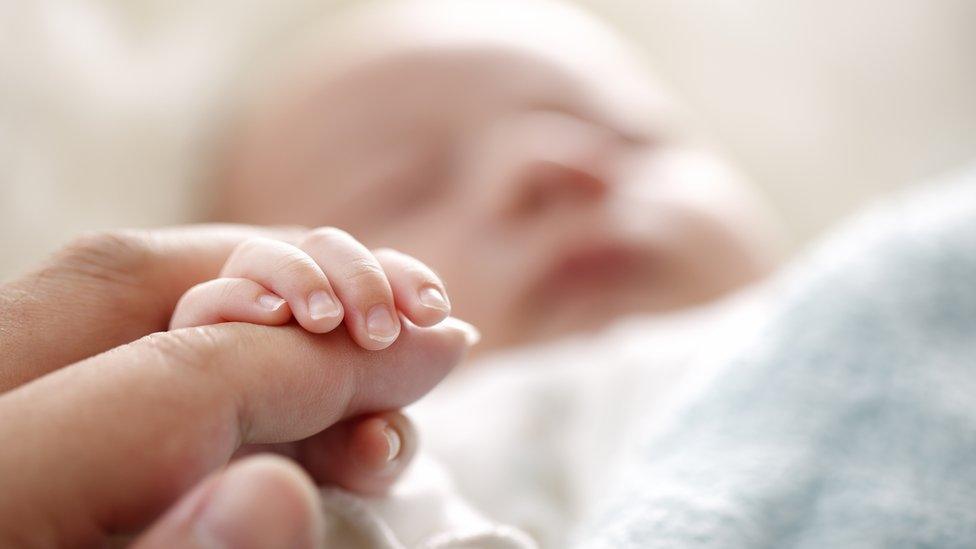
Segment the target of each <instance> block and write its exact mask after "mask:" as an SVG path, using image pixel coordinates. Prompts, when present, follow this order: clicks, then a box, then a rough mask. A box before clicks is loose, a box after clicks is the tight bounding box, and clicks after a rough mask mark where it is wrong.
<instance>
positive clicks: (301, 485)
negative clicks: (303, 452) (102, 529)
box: [133, 454, 324, 549]
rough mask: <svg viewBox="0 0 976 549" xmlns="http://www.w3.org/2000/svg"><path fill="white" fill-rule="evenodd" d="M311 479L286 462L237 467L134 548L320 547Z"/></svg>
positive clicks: (200, 489)
mask: <svg viewBox="0 0 976 549" xmlns="http://www.w3.org/2000/svg"><path fill="white" fill-rule="evenodd" d="M320 506H321V504H320V502H319V499H318V496H317V494H316V491H315V487H314V486H313V484H312V481H311V479H310V478H309V477H308V476H307V475H306V474H305V473H304V472H303V471H302V469H301V468H300V467H298V466H297V465H296V464H294V463H292V462H291V461H288V460H287V459H285V458H282V457H279V456H274V455H269V454H263V455H258V456H252V457H248V458H245V459H242V460H240V461H237V462H234V463H233V464H232V465H230V466H229V467H227V468H226V469H225V470H223V471H221V472H218V473H215V474H214V475H212V476H210V477H208V478H207V479H205V480H204V481H203V482H201V483H200V484H198V485H197V486H196V487H194V488H193V489H192V490H190V491H189V492H188V493H187V494H186V495H184V497H182V498H181V499H180V500H179V501H178V502H177V503H176V505H174V506H173V507H172V508H171V509H170V510H169V511H168V512H167V513H165V514H164V515H163V516H162V517H161V518H160V519H159V520H158V521H156V523H155V524H153V525H152V526H151V527H150V528H149V529H148V530H147V531H146V532H145V533H144V534H143V535H142V536H140V537H139V538H138V539H137V540H136V542H135V544H134V545H133V547H136V548H138V549H163V548H171V547H187V548H193V549H216V548H229V547H233V548H235V549H238V548H239V549H248V548H251V547H253V548H256V549H257V548H262V549H263V548H268V549H275V548H278V547H282V548H284V547H287V548H298V547H308V548H314V547H321V546H322V544H323V537H324V517H323V515H322V511H321V508H320Z"/></svg>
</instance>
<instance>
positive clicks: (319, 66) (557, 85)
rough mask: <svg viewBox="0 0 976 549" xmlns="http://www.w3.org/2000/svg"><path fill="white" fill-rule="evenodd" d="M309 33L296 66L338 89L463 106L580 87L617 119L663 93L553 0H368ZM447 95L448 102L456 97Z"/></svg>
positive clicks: (636, 117) (553, 97)
mask: <svg viewBox="0 0 976 549" xmlns="http://www.w3.org/2000/svg"><path fill="white" fill-rule="evenodd" d="M317 35H318V38H319V39H318V40H314V39H313V40H311V41H310V42H309V43H308V44H306V45H305V46H304V47H303V48H300V49H301V50H303V53H302V54H299V57H302V58H304V62H303V63H302V64H303V65H304V69H303V70H302V71H297V72H304V73H305V75H306V76H307V75H308V74H309V73H312V74H316V75H317V77H316V78H317V80H318V81H317V82H316V85H318V86H320V87H321V88H320V89H321V91H323V92H327V93H332V94H336V95H337V96H339V97H340V98H341V97H342V94H343V93H365V92H370V91H372V92H373V94H376V95H382V94H381V93H380V90H373V89H372V88H380V87H382V86H388V87H389V88H388V89H387V90H386V91H387V93H389V94H392V93H393V92H395V91H399V92H401V93H404V94H406V93H407V92H410V93H416V94H426V95H427V96H428V97H430V98H431V100H434V99H435V98H436V99H437V100H442V99H441V98H443V97H444V96H447V95H449V94H450V93H455V94H457V95H460V96H468V97H470V98H471V103H472V104H471V105H468V106H467V107H466V108H467V109H468V111H469V112H470V111H477V110H479V109H484V108H486V107H493V106H495V105H493V104H492V101H491V100H492V99H495V100H499V101H501V100H505V99H513V100H516V101H518V100H525V101H537V102H546V101H550V102H553V103H554V106H559V105H560V100H561V99H563V98H564V97H567V96H574V95H576V96H578V95H579V94H580V93H581V92H580V90H585V92H584V93H586V94H588V95H590V96H592V101H591V102H592V103H595V104H596V107H597V108H600V109H603V110H606V111H617V114H615V115H614V116H615V118H617V119H618V123H619V124H621V125H627V124H629V125H632V126H635V127H636V126H639V125H640V123H641V121H644V120H650V119H653V118H654V116H652V115H650V114H648V113H649V112H650V111H651V110H654V109H660V108H661V105H662V104H663V103H665V102H666V101H662V97H666V96H667V94H666V93H664V92H663V91H662V89H661V87H660V86H658V85H657V82H655V81H654V80H653V79H651V78H650V77H649V74H648V71H647V70H646V68H645V67H644V66H643V65H642V63H640V62H639V61H638V60H637V58H636V57H635V56H634V55H633V52H632V51H631V50H630V48H629V47H628V46H627V44H626V43H625V42H624V41H623V40H622V39H621V38H620V37H619V36H618V35H617V34H616V33H615V32H614V31H612V30H611V29H609V28H608V27H606V26H605V25H603V24H602V23H601V22H599V21H597V20H595V19H594V18H593V17H591V16H589V15H588V14H586V13H585V12H582V11H580V10H578V9H575V8H572V7H569V6H567V5H564V4H561V3H556V2H548V1H541V0H433V1H422V0H421V1H417V0H413V1H386V2H373V3H369V4H366V5H365V7H362V8H359V9H353V10H351V11H350V13H349V14H347V16H345V17H340V18H338V19H337V20H336V21H333V22H332V23H331V24H330V25H329V26H328V28H326V29H322V30H320V31H319V32H318V33H317ZM286 81H287V79H286ZM370 82H372V84H370ZM306 84H307V83H306ZM326 88H328V89H326ZM351 99H354V98H351ZM405 99H410V98H409V97H408V98H405ZM448 99H450V100H451V101H450V102H451V104H452V105H453V104H457V103H460V101H458V100H457V99H463V97H460V98H451V97H449V98H448ZM476 100H480V101H485V102H486V103H485V104H484V105H479V104H476ZM575 102H576V103H579V102H580V101H579V98H578V97H576V98H575ZM405 103H407V101H398V102H397V103H395V104H394V105H392V106H401V105H403V104H405ZM570 103H573V101H571V102H570ZM610 114H612V112H611V113H610Z"/></svg>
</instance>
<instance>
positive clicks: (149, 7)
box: [0, 0, 976, 277]
mask: <svg viewBox="0 0 976 549" xmlns="http://www.w3.org/2000/svg"><path fill="white" fill-rule="evenodd" d="M350 3H351V2H348V1H347V2H339V1H331V2H330V1H323V0H317V1H313V0H276V1H270V0H266V1H256V0H249V1H238V0H235V1H233V2H231V1H228V0H211V1H208V2H195V1H190V0H165V1H164V0H101V1H96V0H91V1H82V0H78V1H71V0H60V1H59V0H34V1H16V0H3V1H2V3H0V277H7V276H10V275H11V274H13V273H16V272H17V271H19V270H21V269H23V268H25V267H26V266H28V265H29V264H31V263H32V262H34V261H36V260H38V259H40V258H42V257H44V256H45V255H46V254H48V253H50V251H51V250H53V249H55V248H56V247H57V246H58V245H59V244H60V243H62V242H64V241H65V240H67V239H68V238H70V237H71V236H72V235H74V234H76V233H78V232H79V231H82V230H86V229H94V228H104V227H112V226H151V225H158V224H171V223H179V222H185V221H191V220H193V219H195V218H196V217H197V216H198V214H199V211H197V210H195V206H196V204H195V202H196V201H197V200H198V199H197V198H196V197H197V195H196V194H195V193H194V189H193V188H194V185H196V184H197V183H198V182H199V181H200V180H201V179H202V178H205V177H206V176H207V173H206V162H205V159H206V158H207V156H208V155H209V154H211V153H212V152H213V149H214V146H215V145H214V136H215V132H216V131H217V128H219V124H220V121H221V116H223V115H224V113H225V112H226V110H227V108H228V107H229V105H232V104H233V103H234V102H235V101H236V100H237V99H238V95H239V93H240V92H241V87H242V82H244V81H246V80H247V78H248V71H249V70H250V69H251V68H252V67H254V66H255V65H256V64H259V63H260V62H262V60H266V59H269V58H273V56H274V55H275V53H276V51H277V49H278V48H280V47H281V45H282V44H285V43H287V42H288V41H289V40H288V39H289V37H291V36H294V35H296V34H299V33H302V32H304V31H305V30H306V29H307V28H310V27H311V26H313V25H315V24H316V22H318V21H322V20H325V19H327V18H329V17H330V14H331V13H333V12H334V10H336V9H338V8H340V7H343V6H345V5H348V4H350ZM580 3H581V5H583V6H584V7H585V8H587V9H589V10H590V11H592V12H593V13H595V14H597V15H598V16H600V17H602V18H604V19H605V20H606V21H607V22H609V23H610V24H611V25H613V26H615V27H617V28H618V29H619V30H621V31H622V32H623V33H624V34H625V35H626V36H627V37H628V38H630V39H632V41H633V42H634V43H635V44H636V45H637V46H638V47H639V49H640V52H641V53H642V54H643V57H644V59H645V60H646V62H647V64H648V65H649V66H650V67H651V68H652V70H653V71H655V72H656V73H657V74H658V75H659V76H660V77H661V78H662V79H664V80H665V81H666V82H667V83H668V84H670V85H671V86H672V87H673V89H675V90H676V91H677V92H678V94H679V96H680V97H681V98H683V99H684V100H685V101H686V102H687V103H688V104H689V105H690V106H691V107H692V109H693V110H694V111H695V112H696V114H697V115H698V116H699V118H700V120H701V122H702V123H703V125H704V126H705V127H706V128H707V130H708V131H709V132H710V133H711V134H712V137H714V138H715V139H716V140H717V141H718V142H719V143H721V144H722V145H723V146H724V147H725V148H726V149H727V150H728V151H729V152H730V154H731V156H732V157H733V158H734V160H736V161H737V162H738V163H739V165H740V166H741V167H742V168H743V169H744V170H745V171H746V173H747V174H748V175H749V176H751V177H752V179H753V180H754V181H755V182H756V183H757V184H758V185H759V186H760V187H761V188H762V190H763V191H764V192H765V194H766V195H767V196H768V197H769V198H770V200H771V201H772V202H773V204H774V206H775V207H776V208H777V209H778V211H779V213H780V214H781V216H782V218H783V219H784V221H785V223H786V225H787V227H788V229H789V230H790V232H791V241H792V243H793V244H792V245H793V246H794V247H795V246H801V245H802V244H803V243H805V242H807V241H809V240H810V239H811V238H812V237H814V236H815V235H817V234H818V233H819V232H821V231H822V230H824V229H825V228H826V227H828V226H829V225H830V224H831V223H833V222H834V221H835V220H837V219H838V218H840V217H842V216H844V215H845V214H847V213H849V212H851V211H852V210H853V209H855V208H857V207H858V206H859V205H860V204H862V203H864V202H865V201H866V200H868V199H870V198H871V197H872V196H875V195H877V194H879V193H881V192H883V191H886V190H889V189H894V188H898V187H900V186H903V185H906V184H909V183H911V182H913V181H917V180H919V179H924V178H926V177H929V176H933V175H937V174H939V173H941V172H943V171H948V170H951V169H953V168H955V167H957V166H960V165H962V164H964V163H966V162H968V161H970V160H972V159H974V158H976V101H973V98H974V97H976V63H974V62H973V52H976V3H974V2H971V1H968V0H908V1H905V2H897V3H892V2H886V1H883V0H851V1H826V2H825V1H813V0H795V1H791V2H779V1H776V0H738V1H728V0H642V1H635V0H632V1H627V0H580Z"/></svg>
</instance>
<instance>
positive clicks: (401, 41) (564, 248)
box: [215, 1, 775, 352]
mask: <svg viewBox="0 0 976 549" xmlns="http://www.w3.org/2000/svg"><path fill="white" fill-rule="evenodd" d="M317 36H318V40H313V41H311V42H309V43H303V44H302V45H301V46H300V47H299V48H298V53H296V54H295V55H294V56H293V59H292V62H291V63H289V64H288V65H287V67H288V68H287V69H280V68H279V69H278V71H277V73H271V74H267V73H265V74H262V77H263V80H262V85H261V88H260V91H259V92H258V93H255V95H254V98H253V99H252V100H251V101H250V102H249V103H247V108H246V109H245V110H244V111H243V112H242V114H241V116H240V120H239V122H238V124H237V126H236V128H235V129H236V131H235V132H233V133H232V134H231V137H230V139H229V140H228V143H227V145H226V147H225V155H224V163H223V164H222V168H221V170H220V177H219V181H218V192H217V193H216V196H219V197H220V199H219V200H218V201H217V202H216V204H215V216H216V217H218V218H219V219H221V220H224V221H235V222H245V223H257V224H300V225H306V226H319V225H332V226H337V227H341V228H343V229H345V230H348V231H349V232H350V233H352V234H354V235H356V236H357V238H360V239H361V240H362V242H363V243H364V244H365V245H367V246H369V247H392V248H396V249H399V250H403V251H404V252H406V253H409V254H411V255H413V256H415V257H418V258H422V259H423V260H424V261H425V262H426V263H427V264H428V265H430V266H431V267H432V268H433V269H434V270H435V271H436V272H437V273H439V274H440V276H441V277H442V278H443V280H444V281H445V283H446V284H447V286H448V287H449V288H450V289H451V294H452V295H453V296H454V302H455V313H456V314H457V315H458V316H459V317H460V318H464V319H466V320H468V321H471V322H472V323H473V324H475V325H476V326H477V327H478V328H479V329H480V330H481V332H482V334H483V342H482V345H481V346H480V350H481V351H482V352H483V351H486V350H491V349H498V348H501V347H505V346H512V345H517V344H525V343H531V342H536V341H540V340H543V339H548V338H552V337H557V336H562V335H565V334H569V333H574V332H579V331H584V330H592V329H594V328H598V327H600V326H603V325H605V324H607V323H608V322H610V321H612V320H613V319H616V318H619V317H620V316H621V315H624V314H630V313H638V312H661V311H667V310H674V309H678V308H682V307H687V306H689V305H693V304H697V303H702V302H706V301H708V300H712V299H714V298H716V297H718V296H720V295H723V294H725V293H726V292H728V291H730V290H733V289H735V288H738V287H740V286H742V285H744V284H747V283H749V282H752V281H754V280H756V279H757V278H759V277H761V276H762V275H763V274H765V273H766V272H767V271H768V270H769V269H770V267H771V265H772V258H773V256H774V253H773V250H774V248H775V246H774V238H773V237H772V236H771V235H774V234H775V231H772V230H770V227H771V225H770V223H769V222H768V219H769V216H768V214H767V212H766V211H765V210H764V209H763V207H762V205H761V204H760V202H759V200H757V198H756V196H755V195H754V194H753V192H752V190H751V189H750V188H749V187H748V185H746V184H744V183H743V181H742V179H741V178H740V176H739V175H738V174H737V173H736V172H735V170H733V169H732V168H731V167H730V166H729V164H727V163H726V162H725V161H724V160H723V159H722V158H721V157H720V156H718V155H717V154H715V153H714V152H713V151H712V150H710V149H709V148H707V147H706V146H704V144H703V143H702V142H701V141H700V140H699V139H697V138H696V136H695V135H694V134H693V133H692V132H691V131H689V129H688V127H687V121H686V119H685V117H684V114H683V113H682V112H681V110H680V109H679V107H678V106H677V105H676V103H675V102H673V101H672V100H671V99H670V98H669V97H668V96H667V94H666V93H665V92H664V91H663V89H662V88H661V86H660V85H658V84H656V83H655V82H654V81H652V80H650V79H649V78H648V77H647V76H646V74H645V73H644V71H642V70H641V69H640V67H639V65H638V64H637V63H636V62H635V61H633V59H632V58H631V56H630V53H629V52H628V50H627V49H626V48H625V47H624V46H623V45H622V44H621V43H620V41H619V40H618V39H617V38H616V37H614V36H613V35H612V34H611V33H609V32H608V31H607V30H606V29H604V28H603V27H601V26H600V25H599V24H597V23H595V22H594V21H593V20H591V19H590V18H588V17H587V16H586V15H584V14H582V13H579V12H577V11H575V10H573V9H570V8H568V7H565V6H562V5H559V4H552V3H548V2H521V1H519V2H495V1H492V2H482V1H460V2H454V1H452V2H410V1H405V2H383V3H379V4H376V5H372V6H369V7H366V8H363V9H359V10H357V11H355V12H354V13H353V14H351V15H349V16H348V17H346V18H344V19H342V20H341V21H340V22H339V23H336V24H335V25H334V26H332V27H330V28H329V29H327V30H325V31H323V32H321V33H320V34H317Z"/></svg>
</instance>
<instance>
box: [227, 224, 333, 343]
mask: <svg viewBox="0 0 976 549" xmlns="http://www.w3.org/2000/svg"><path fill="white" fill-rule="evenodd" d="M221 276H232V277H240V278H248V279H251V280H254V281H256V282H258V283H260V284H262V285H263V286H265V287H266V288H269V289H271V290H272V291H273V292H274V293H276V294H278V295H280V296H281V297H283V298H284V299H285V300H286V301H287V302H288V305H289V306H290V307H291V311H292V313H293V314H294V315H295V319H296V320H297V321H298V323H299V324H301V325H302V327H303V328H305V329H306V330H308V331H310V332H313V333H317V334H322V333H325V332H330V331H332V330H334V329H335V328H336V326H338V325H339V323H340V322H342V316H343V308H342V304H341V303H340V302H339V299H338V298H337V297H336V294H335V292H334V291H333V290H332V285H331V283H330V282H329V279H328V278H327V277H326V276H325V273H323V272H322V268H321V267H319V265H318V264H317V263H316V262H315V260H314V259H312V258H311V257H309V255H308V254H307V253H305V252H304V251H302V250H300V249H298V248H296V247H295V246H293V245H291V244H287V243H285V242H281V241H278V240H271V239H269V238H254V239H251V240H248V241H246V242H244V243H242V244H241V245H240V246H238V247H237V249H235V250H234V253H232V254H231V256H230V258H229V259H228V260H227V263H226V264H225V265H224V269H223V271H222V274H221Z"/></svg>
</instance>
